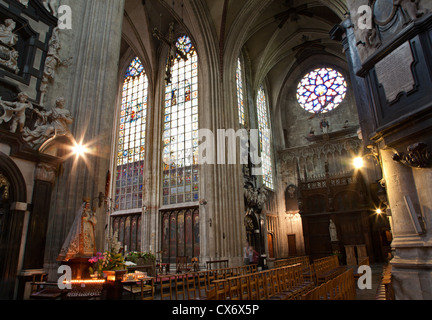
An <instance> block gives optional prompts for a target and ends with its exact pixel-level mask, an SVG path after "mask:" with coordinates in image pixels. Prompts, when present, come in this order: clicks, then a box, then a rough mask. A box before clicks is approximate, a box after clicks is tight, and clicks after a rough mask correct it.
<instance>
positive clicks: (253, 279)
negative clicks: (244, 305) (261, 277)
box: [247, 274, 259, 300]
mask: <svg viewBox="0 0 432 320" xmlns="http://www.w3.org/2000/svg"><path fill="white" fill-rule="evenodd" d="M247 279H248V288H249V297H248V300H259V291H258V279H257V275H256V274H251V275H248V276H247Z"/></svg>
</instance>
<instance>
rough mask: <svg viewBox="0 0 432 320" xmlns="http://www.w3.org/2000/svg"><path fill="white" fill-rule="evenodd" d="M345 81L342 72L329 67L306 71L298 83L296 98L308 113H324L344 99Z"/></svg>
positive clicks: (345, 91)
mask: <svg viewBox="0 0 432 320" xmlns="http://www.w3.org/2000/svg"><path fill="white" fill-rule="evenodd" d="M346 93H347V83H346V81H345V79H344V77H343V76H342V74H341V73H340V72H338V71H336V70H334V69H331V68H320V69H316V70H314V71H312V72H310V73H308V74H307V75H306V76H305V77H304V78H303V79H302V80H301V81H300V83H299V85H298V89H297V100H298V102H299V103H300V105H301V107H302V108H303V109H305V110H306V111H308V112H310V113H326V112H329V111H332V110H334V109H335V108H337V107H338V106H339V105H340V104H341V103H342V101H343V100H344V99H345V97H346Z"/></svg>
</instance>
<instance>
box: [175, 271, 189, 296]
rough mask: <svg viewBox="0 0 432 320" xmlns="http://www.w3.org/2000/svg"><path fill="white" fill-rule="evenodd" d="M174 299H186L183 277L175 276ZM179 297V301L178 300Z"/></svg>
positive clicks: (180, 275)
mask: <svg viewBox="0 0 432 320" xmlns="http://www.w3.org/2000/svg"><path fill="white" fill-rule="evenodd" d="M174 284H175V297H176V300H185V298H186V287H185V277H184V275H182V274H178V275H175V278H174ZM180 297H181V299H180Z"/></svg>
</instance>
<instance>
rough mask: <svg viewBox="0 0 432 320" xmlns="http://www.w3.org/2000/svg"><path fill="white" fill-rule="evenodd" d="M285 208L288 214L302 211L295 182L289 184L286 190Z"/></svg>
mask: <svg viewBox="0 0 432 320" xmlns="http://www.w3.org/2000/svg"><path fill="white" fill-rule="evenodd" d="M285 210H286V213H288V214H297V213H299V212H300V209H299V203H298V194H297V187H296V186H295V185H293V184H291V185H289V186H288V187H287V189H286V190H285Z"/></svg>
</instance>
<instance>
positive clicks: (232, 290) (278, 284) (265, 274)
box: [207, 264, 314, 300]
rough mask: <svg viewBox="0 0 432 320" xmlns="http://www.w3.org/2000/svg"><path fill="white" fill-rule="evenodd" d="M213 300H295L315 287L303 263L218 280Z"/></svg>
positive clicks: (210, 296)
mask: <svg viewBox="0 0 432 320" xmlns="http://www.w3.org/2000/svg"><path fill="white" fill-rule="evenodd" d="M214 284H215V288H214V289H213V290H212V291H210V292H208V293H207V298H208V299H209V300H295V299H298V298H300V297H301V295H302V294H304V293H305V292H307V291H309V290H311V289H312V288H314V284H313V283H311V282H308V281H305V280H304V278H303V271H302V266H301V264H296V265H290V266H284V267H280V268H274V269H270V270H265V271H260V272H255V273H251V274H248V275H241V276H236V277H230V278H226V279H221V280H216V281H214Z"/></svg>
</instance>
